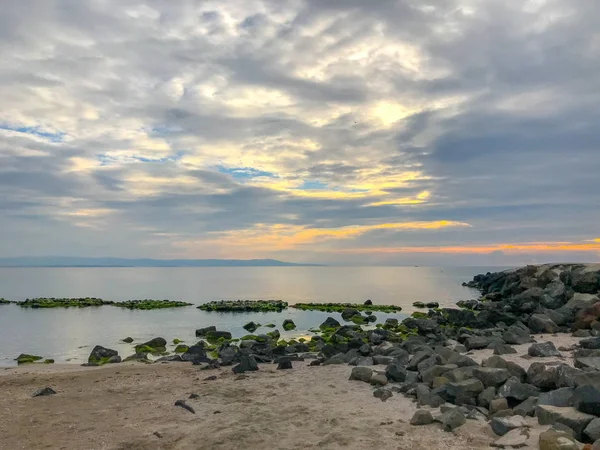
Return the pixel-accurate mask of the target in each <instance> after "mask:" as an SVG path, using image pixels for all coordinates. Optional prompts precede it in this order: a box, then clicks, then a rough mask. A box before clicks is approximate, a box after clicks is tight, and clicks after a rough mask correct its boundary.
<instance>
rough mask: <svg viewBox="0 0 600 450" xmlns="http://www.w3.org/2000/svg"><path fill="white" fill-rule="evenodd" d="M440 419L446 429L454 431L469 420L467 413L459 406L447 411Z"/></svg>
mask: <svg viewBox="0 0 600 450" xmlns="http://www.w3.org/2000/svg"><path fill="white" fill-rule="evenodd" d="M439 420H440V422H441V423H442V428H443V429H444V431H452V430H454V429H456V428H458V427H460V426H462V425H464V424H465V423H466V422H467V419H466V418H465V415H464V414H463V413H462V412H461V411H460V410H459V409H458V408H455V409H453V410H450V411H448V412H445V413H444V414H442V416H441V417H440V419H439Z"/></svg>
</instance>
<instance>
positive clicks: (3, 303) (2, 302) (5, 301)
mask: <svg viewBox="0 0 600 450" xmlns="http://www.w3.org/2000/svg"><path fill="white" fill-rule="evenodd" d="M9 303H12V302H11V301H10V300H6V299H4V298H0V305H8V304H9Z"/></svg>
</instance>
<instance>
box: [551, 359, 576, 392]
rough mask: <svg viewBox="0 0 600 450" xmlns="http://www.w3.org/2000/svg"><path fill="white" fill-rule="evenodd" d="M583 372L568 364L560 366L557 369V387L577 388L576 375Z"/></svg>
mask: <svg viewBox="0 0 600 450" xmlns="http://www.w3.org/2000/svg"><path fill="white" fill-rule="evenodd" d="M580 372H581V370H578V369H575V368H573V367H571V366H569V365H568V364H559V365H558V366H557V367H556V387H557V388H561V387H575V386H576V384H575V379H576V375H577V374H579V373H580Z"/></svg>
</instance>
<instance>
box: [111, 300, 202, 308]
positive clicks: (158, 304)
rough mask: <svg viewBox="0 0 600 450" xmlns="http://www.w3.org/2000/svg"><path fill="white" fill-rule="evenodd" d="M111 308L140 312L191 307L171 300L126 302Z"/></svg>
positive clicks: (189, 304) (115, 303) (118, 303)
mask: <svg viewBox="0 0 600 450" xmlns="http://www.w3.org/2000/svg"><path fill="white" fill-rule="evenodd" d="M112 305H113V306H118V307H120V308H127V309H141V310H149V309H165V308H182V307H184V306H192V304H191V303H186V302H178V301H173V300H152V299H145V300H128V301H126V302H114V303H112Z"/></svg>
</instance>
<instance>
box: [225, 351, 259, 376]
mask: <svg viewBox="0 0 600 450" xmlns="http://www.w3.org/2000/svg"><path fill="white" fill-rule="evenodd" d="M231 370H232V371H233V373H235V374H240V373H244V372H249V371H256V370H258V364H256V359H254V356H252V355H242V356H241V357H240V362H239V364H237V365H235V366H233V368H232V369H231Z"/></svg>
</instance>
